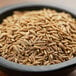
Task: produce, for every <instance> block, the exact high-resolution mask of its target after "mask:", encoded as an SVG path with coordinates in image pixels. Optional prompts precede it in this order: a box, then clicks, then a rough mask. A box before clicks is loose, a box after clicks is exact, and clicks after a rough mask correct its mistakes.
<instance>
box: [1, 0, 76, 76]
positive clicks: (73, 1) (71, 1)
mask: <svg viewBox="0 0 76 76" xmlns="http://www.w3.org/2000/svg"><path fill="white" fill-rule="evenodd" d="M22 2H23V3H24V2H25V3H26V2H44V3H47V2H48V3H53V4H55V3H56V4H61V5H65V6H66V7H69V8H73V9H74V10H76V8H75V7H76V0H44V1H42V0H13V1H12V0H0V8H1V7H4V6H7V5H11V4H16V3H22ZM0 76H8V75H7V74H5V73H4V72H2V71H0ZM68 76H76V70H74V71H72V72H71V73H70V74H69V75H68Z"/></svg>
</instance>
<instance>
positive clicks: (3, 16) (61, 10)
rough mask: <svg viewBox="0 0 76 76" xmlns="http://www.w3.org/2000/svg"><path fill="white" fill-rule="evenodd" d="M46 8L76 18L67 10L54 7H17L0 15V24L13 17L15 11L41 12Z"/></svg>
mask: <svg viewBox="0 0 76 76" xmlns="http://www.w3.org/2000/svg"><path fill="white" fill-rule="evenodd" d="M7 8H9V7H7ZM44 8H47V9H48V8H49V9H52V10H56V11H58V12H66V13H69V14H71V15H72V17H75V15H74V14H73V13H71V11H70V12H69V11H67V10H65V9H61V8H57V7H52V6H46V5H30V6H23V7H17V8H13V9H9V10H6V11H5V12H3V13H1V14H0V23H1V22H2V21H3V19H4V18H6V17H8V16H11V15H12V14H13V12H14V11H32V10H40V9H44Z"/></svg>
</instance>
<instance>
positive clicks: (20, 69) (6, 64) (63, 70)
mask: <svg viewBox="0 0 76 76" xmlns="http://www.w3.org/2000/svg"><path fill="white" fill-rule="evenodd" d="M43 8H50V9H54V10H57V11H59V12H62V11H64V12H68V13H70V14H71V15H72V16H73V17H75V12H73V11H71V10H70V9H69V8H64V7H61V6H60V8H59V6H51V5H50V4H39V3H35V4H33V3H28V4H17V5H11V6H7V7H4V8H1V9H0V23H1V22H2V20H3V19H4V18H6V17H7V16H10V15H12V14H13V11H16V10H18V11H24V10H39V9H43ZM75 65H76V58H73V59H71V60H68V61H65V62H63V63H59V64H55V65H48V66H27V65H21V64H17V63H14V62H10V61H8V60H5V59H4V58H2V57H0V69H1V70H3V71H5V72H7V73H8V74H11V76H12V75H13V76H15V75H16V76H17V75H18V76H19V75H21V76H22V75H26V74H27V75H31V74H32V75H47V74H51V75H53V76H55V75H56V76H57V75H62V74H63V75H64V74H67V73H69V72H71V71H72V70H73V69H74V67H75ZM65 76H66V75H65Z"/></svg>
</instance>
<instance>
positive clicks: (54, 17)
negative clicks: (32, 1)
mask: <svg viewBox="0 0 76 76" xmlns="http://www.w3.org/2000/svg"><path fill="white" fill-rule="evenodd" d="M0 56H1V57H4V58H5V59H7V60H9V61H13V62H16V63H19V64H25V65H50V64H57V63H60V62H64V61H67V60H69V59H71V58H73V57H75V56H76V19H74V18H72V16H71V15H70V14H68V13H64V12H57V11H55V10H50V9H43V10H37V11H24V12H19V11H15V12H14V14H13V15H12V16H9V17H7V18H6V19H4V20H3V22H2V23H1V24H0Z"/></svg>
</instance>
